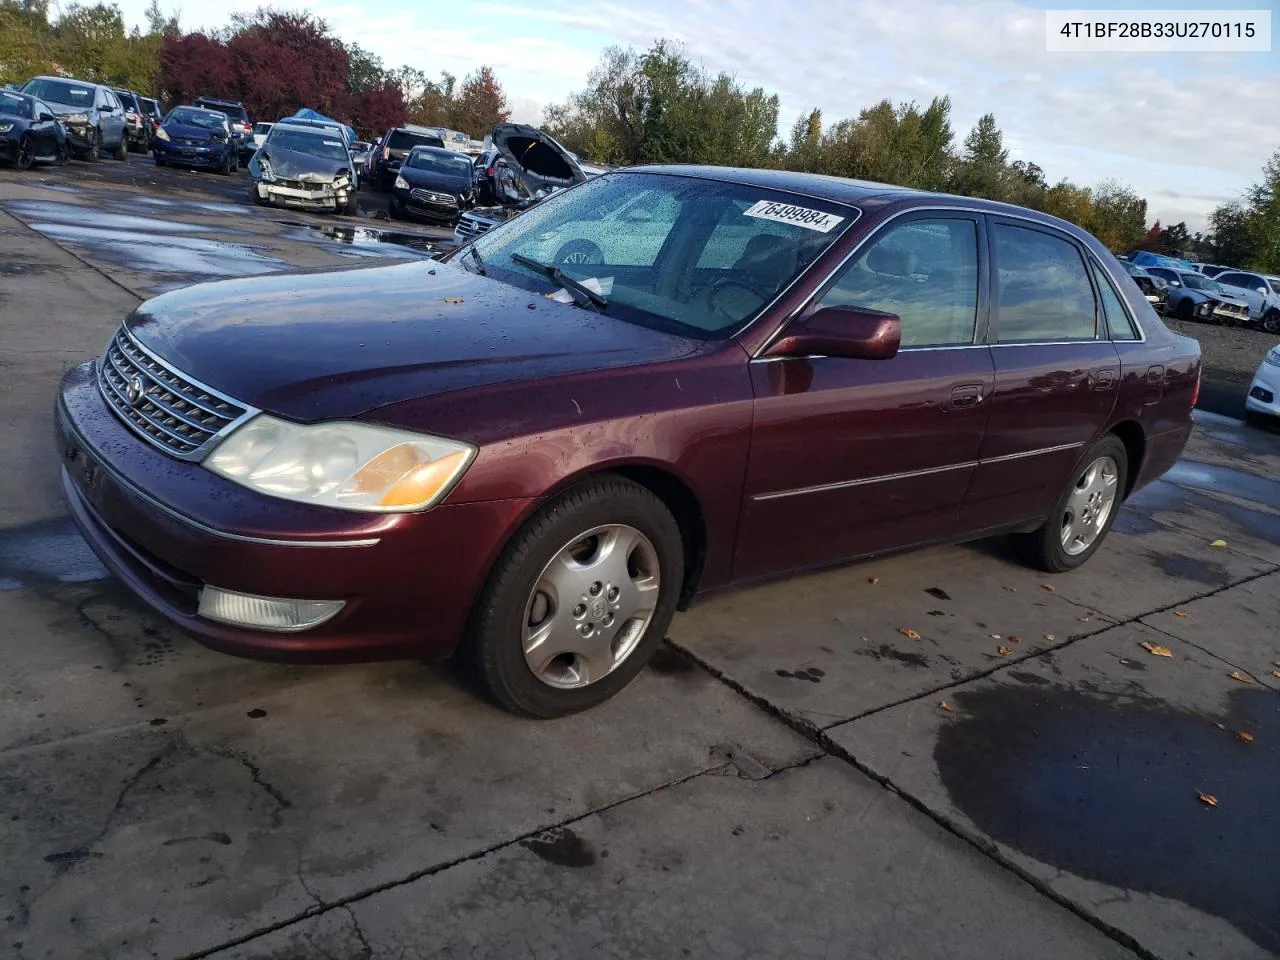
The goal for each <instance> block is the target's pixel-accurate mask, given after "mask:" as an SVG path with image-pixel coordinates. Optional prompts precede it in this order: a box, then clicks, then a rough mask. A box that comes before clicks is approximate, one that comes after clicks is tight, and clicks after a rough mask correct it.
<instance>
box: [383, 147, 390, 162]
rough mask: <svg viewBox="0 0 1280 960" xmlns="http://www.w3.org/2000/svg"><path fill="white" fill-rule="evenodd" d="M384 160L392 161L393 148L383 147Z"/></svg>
mask: <svg viewBox="0 0 1280 960" xmlns="http://www.w3.org/2000/svg"><path fill="white" fill-rule="evenodd" d="M382 159H383V160H390V159H391V148H390V147H383V148H382Z"/></svg>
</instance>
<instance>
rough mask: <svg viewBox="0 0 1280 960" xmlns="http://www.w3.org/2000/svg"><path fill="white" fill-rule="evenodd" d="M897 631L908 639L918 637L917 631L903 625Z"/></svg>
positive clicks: (916, 638)
mask: <svg viewBox="0 0 1280 960" xmlns="http://www.w3.org/2000/svg"><path fill="white" fill-rule="evenodd" d="M898 632H899V633H900V634H902V635H903V636H904V637H906V638H907V639H908V640H919V639H920V634H919V633H917V632H916V631H915V630H912V629H911V628H910V627H903V628H902V629H900V630H899V631H898Z"/></svg>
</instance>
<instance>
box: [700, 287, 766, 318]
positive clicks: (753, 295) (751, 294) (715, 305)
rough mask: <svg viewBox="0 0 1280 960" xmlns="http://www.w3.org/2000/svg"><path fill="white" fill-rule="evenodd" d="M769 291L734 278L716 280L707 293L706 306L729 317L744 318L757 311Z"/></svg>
mask: <svg viewBox="0 0 1280 960" xmlns="http://www.w3.org/2000/svg"><path fill="white" fill-rule="evenodd" d="M770 293H771V291H769V290H767V289H764V288H763V285H761V284H759V283H754V282H752V281H750V280H740V279H738V278H736V277H725V278H724V279H722V280H717V281H716V282H715V283H713V284H712V285H711V289H710V290H708V291H707V306H708V307H710V308H711V309H712V310H714V311H715V312H717V313H722V314H724V315H725V316H729V317H735V318H736V317H745V316H746V315H747V314H749V313H754V312H755V311H757V310H759V309H760V307H762V306H763V305H764V303H765V301H767V300H768V299H769V296H770Z"/></svg>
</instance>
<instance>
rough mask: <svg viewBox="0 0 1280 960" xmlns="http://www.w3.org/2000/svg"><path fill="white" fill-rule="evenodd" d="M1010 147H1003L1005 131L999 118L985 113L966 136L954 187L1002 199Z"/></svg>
mask: <svg viewBox="0 0 1280 960" xmlns="http://www.w3.org/2000/svg"><path fill="white" fill-rule="evenodd" d="M1008 161H1009V151H1007V150H1006V149H1005V148H1004V135H1003V134H1001V132H1000V128H999V127H997V126H996V118H995V116H994V115H992V114H990V113H985V114H983V115H982V116H981V117H980V118H979V119H978V123H977V125H976V126H975V127H974V128H973V129H972V130H971V131H969V135H968V136H967V137H965V138H964V155H963V157H962V158H961V161H960V164H959V167H958V169H957V171H956V175H955V179H954V180H953V189H954V190H955V191H956V192H957V193H963V194H965V195H966V196H970V197H985V198H986V199H988V200H1000V199H1002V194H1003V192H1004V191H1003V190H1002V186H1003V183H1004V180H1005V173H1006V169H1005V168H1006V165H1007V164H1008Z"/></svg>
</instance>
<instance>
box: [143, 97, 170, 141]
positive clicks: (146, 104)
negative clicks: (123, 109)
mask: <svg viewBox="0 0 1280 960" xmlns="http://www.w3.org/2000/svg"><path fill="white" fill-rule="evenodd" d="M138 105H139V106H140V107H142V115H143V116H144V117H146V118H147V126H148V132H149V134H150V136H151V139H153V140H154V139H155V136H156V130H158V129H159V128H160V124H162V123H164V111H163V110H161V109H160V101H158V100H155V99H153V98H152V97H138Z"/></svg>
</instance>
